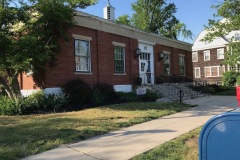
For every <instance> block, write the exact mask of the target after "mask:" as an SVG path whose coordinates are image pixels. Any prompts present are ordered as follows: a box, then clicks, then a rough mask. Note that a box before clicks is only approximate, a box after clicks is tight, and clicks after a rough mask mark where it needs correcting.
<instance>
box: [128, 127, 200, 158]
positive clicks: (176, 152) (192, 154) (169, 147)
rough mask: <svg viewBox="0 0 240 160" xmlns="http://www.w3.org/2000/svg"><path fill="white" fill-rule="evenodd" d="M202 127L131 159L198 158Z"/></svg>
mask: <svg viewBox="0 0 240 160" xmlns="http://www.w3.org/2000/svg"><path fill="white" fill-rule="evenodd" d="M200 130H201V128H198V129H196V130H193V131H191V132H189V133H186V134H184V135H182V136H180V137H178V138H176V139H174V140H171V141H169V142H166V143H164V144H162V145H160V146H158V147H156V148H154V149H152V150H150V151H148V152H146V153H143V154H140V155H138V156H136V157H134V158H132V159H131V160H198V137H199V133H200Z"/></svg>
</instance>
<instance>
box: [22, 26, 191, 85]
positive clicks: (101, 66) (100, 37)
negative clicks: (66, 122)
mask: <svg viewBox="0 0 240 160" xmlns="http://www.w3.org/2000/svg"><path fill="white" fill-rule="evenodd" d="M73 34H76V35H82V36H87V37H91V38H92V40H91V41H90V52H91V71H92V72H91V73H87V74H83V73H80V72H76V71H75V55H74V38H73V37H72V35H73ZM68 35H69V41H68V42H67V43H66V42H64V40H60V44H61V52H60V53H58V54H57V56H56V61H55V65H54V66H53V67H51V66H50V65H46V72H45V76H44V79H45V80H43V79H42V80H43V82H44V86H43V88H52V87H60V86H61V85H63V84H65V83H66V82H68V81H70V80H72V79H76V78H81V79H83V80H85V81H86V82H88V83H89V84H94V83H97V82H100V83H109V84H112V85H115V84H133V82H134V79H135V77H136V76H137V75H138V74H139V61H138V58H136V57H135V56H134V55H135V49H136V48H138V40H136V39H133V38H129V37H123V36H119V35H115V34H111V33H107V32H102V31H97V30H93V29H89V28H84V27H80V26H75V27H73V28H72V29H71V30H69V31H68ZM112 42H118V43H123V44H125V45H126V47H125V72H126V74H124V75H115V74H114V45H113V44H112ZM161 51H169V52H170V53H171V54H170V57H171V62H170V63H171V64H170V65H171V74H179V68H178V63H179V54H186V63H187V65H186V66H189V68H188V71H187V72H188V73H187V75H189V76H191V75H192V68H190V66H191V65H190V63H191V53H190V52H189V53H187V51H183V50H180V49H176V48H172V47H168V46H164V45H160V44H156V45H155V46H154V65H155V66H154V70H155V75H162V74H163V61H162V60H160V61H159V60H158V53H159V52H161ZM32 86H33V83H29V85H28V84H26V81H24V82H23V89H27V88H31V87H32Z"/></svg>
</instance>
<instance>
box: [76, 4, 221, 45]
mask: <svg viewBox="0 0 240 160" xmlns="http://www.w3.org/2000/svg"><path fill="white" fill-rule="evenodd" d="M218 1H221V0H218ZM134 2H136V0H110V3H111V5H112V6H113V7H115V18H118V17H119V16H121V15H123V14H129V15H130V16H131V15H132V13H133V11H132V8H131V3H134ZM168 2H173V3H175V5H176V7H177V13H176V14H175V16H176V17H177V18H178V19H179V20H180V21H181V22H183V23H185V24H186V25H187V28H188V29H190V30H191V31H192V32H193V34H194V37H193V40H191V39H183V38H182V37H179V40H183V41H185V42H189V43H193V41H194V40H195V39H196V38H197V36H198V34H199V33H200V32H201V31H202V30H203V29H204V25H207V24H208V19H213V13H215V12H216V10H215V9H212V8H211V6H212V5H216V4H217V2H216V0H168ZM106 5H107V0H99V2H98V4H97V5H94V6H90V7H87V8H86V9H81V11H83V12H86V13H89V14H92V15H95V16H98V17H103V8H104V7H105V6H106Z"/></svg>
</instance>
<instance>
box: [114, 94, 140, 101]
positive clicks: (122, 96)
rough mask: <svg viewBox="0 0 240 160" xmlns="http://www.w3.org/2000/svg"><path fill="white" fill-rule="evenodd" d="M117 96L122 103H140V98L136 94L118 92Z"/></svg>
mask: <svg viewBox="0 0 240 160" xmlns="http://www.w3.org/2000/svg"><path fill="white" fill-rule="evenodd" d="M116 96H117V97H118V98H119V99H120V100H121V101H122V102H135V101H139V97H138V96H137V94H136V93H134V92H117V93H116Z"/></svg>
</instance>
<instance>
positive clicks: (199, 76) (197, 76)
mask: <svg viewBox="0 0 240 160" xmlns="http://www.w3.org/2000/svg"><path fill="white" fill-rule="evenodd" d="M196 70H199V75H197V74H196V73H197V72H196ZM194 74H195V78H201V68H200V67H195V68H194Z"/></svg>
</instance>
